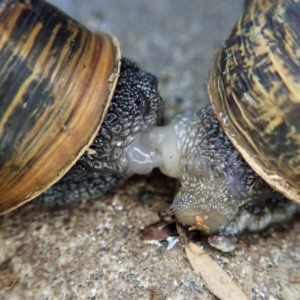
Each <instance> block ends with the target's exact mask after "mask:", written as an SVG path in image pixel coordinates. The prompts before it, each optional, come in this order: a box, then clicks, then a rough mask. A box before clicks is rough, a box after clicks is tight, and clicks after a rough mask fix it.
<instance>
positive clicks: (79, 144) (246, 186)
mask: <svg viewBox="0 0 300 300" xmlns="http://www.w3.org/2000/svg"><path fill="white" fill-rule="evenodd" d="M299 17H300V4H299V1H296V0H294V1H292V0H286V1H284V0H278V1H271V0H257V1H251V3H250V4H247V9H246V11H245V12H244V13H243V15H242V16H241V17H240V19H239V21H238V22H237V24H236V25H235V27H234V28H233V30H232V32H231V34H230V36H229V37H228V39H227V40H226V41H225V43H224V44H223V46H222V47H221V48H220V49H219V51H218V52H217V54H216V55H215V57H214V59H213V61H212V64H211V66H210V70H209V74H208V93H209V96H210V100H211V105H208V106H207V107H205V108H203V109H201V110H200V111H199V112H198V113H194V114H192V115H179V116H176V117H175V118H174V120H173V121H172V122H171V123H170V124H169V125H167V126H157V125H159V123H160V119H161V116H162V112H163V100H162V98H161V97H160V95H159V93H158V80H157V79H156V77H155V76H153V75H151V74H149V73H147V72H144V71H141V70H140V69H139V68H138V67H137V66H136V65H135V64H134V63H132V62H130V61H129V60H127V59H125V58H121V54H120V49H119V45H118V42H117V41H116V39H115V38H114V37H111V36H108V35H106V34H104V33H97V34H94V33H91V32H89V31H88V30H86V29H85V28H84V27H83V26H81V25H80V24H78V23H77V22H76V21H74V20H73V19H72V18H70V17H68V16H66V15H65V14H64V13H62V12H61V11H59V10H58V9H57V8H55V7H54V6H52V5H50V4H48V3H46V2H43V1H40V0H27V1H15V0H14V1H13V0H10V1H8V0H5V1H1V2H0V36H1V41H0V70H1V71H0V99H1V103H0V105H1V106H2V107H4V109H1V111H0V114H1V117H0V120H1V121H0V177H1V184H0V195H1V198H0V213H1V214H3V213H6V212H8V211H10V210H12V209H14V208H16V207H18V206H20V205H22V204H24V203H26V202H28V201H30V200H32V199H34V198H38V199H40V200H43V201H46V202H48V203H58V204H60V203H65V202H72V201H75V200H77V199H82V198H97V197H99V196H100V195H102V194H103V193H104V192H105V191H106V190H107V189H109V187H111V185H113V184H114V183H115V182H116V181H117V180H118V179H119V178H120V177H122V176H130V175H132V174H133V173H138V174H145V173H148V172H150V171H151V170H152V169H153V168H155V167H159V168H160V169H161V171H162V172H163V173H164V174H166V175H168V176H171V177H175V178H178V179H179V180H180V182H181V187H180V190H179V192H178V193H177V195H176V197H175V200H174V202H173V204H172V205H171V206H170V208H169V210H168V213H169V214H174V215H175V216H176V218H177V219H178V220H179V222H181V223H183V224H184V225H189V226H191V229H200V230H203V231H205V232H208V233H213V232H215V231H220V232H224V233H230V234H231V233H237V232H240V231H242V230H244V229H249V230H258V229H262V228H264V227H266V226H268V225H269V224H270V223H272V222H278V221H283V220H286V219H288V218H290V217H291V216H292V215H293V214H294V213H295V212H296V211H297V210H298V204H297V203H299V202H300V200H299V198H300V194H299V189H298V186H299V184H298V180H299V179H298V178H299V175H300V172H299V171H298V165H299V163H298V156H299V155H298V149H299V147H298V143H299V142H298V140H299V138H298V137H299V130H300V128H299V126H298V124H297V116H298V104H297V103H298V100H300V99H299V97H297V93H296V91H297V84H298V81H299V72H298V69H299V68H298V67H299V57H300V55H299V54H298V49H299V47H298V43H299V41H300V39H299V34H298V33H299V32H300V30H299V29H300V24H298V19H300V18H299ZM288 199H290V200H292V201H290V200H288Z"/></svg>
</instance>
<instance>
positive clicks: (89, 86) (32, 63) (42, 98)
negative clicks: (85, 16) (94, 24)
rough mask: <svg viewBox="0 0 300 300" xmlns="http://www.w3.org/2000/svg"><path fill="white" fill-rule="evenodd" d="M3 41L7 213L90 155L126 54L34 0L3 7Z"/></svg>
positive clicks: (0, 124)
mask: <svg viewBox="0 0 300 300" xmlns="http://www.w3.org/2000/svg"><path fill="white" fill-rule="evenodd" d="M24 3H26V4H24ZM0 36H1V39H0V91H1V92H0V99H1V103H0V105H1V110H0V120H1V121H0V151H1V160H0V178H1V183H0V195H1V197H0V214H2V213H5V212H7V211H10V210H11V209H13V208H16V207H18V206H20V205H22V204H23V203H25V202H28V201H30V200H31V199H33V198H34V197H36V196H38V195H39V194H41V193H42V192H43V191H44V190H46V189H47V188H48V187H49V186H51V185H53V184H54V183H55V182H56V181H58V180H59V179H60V178H61V177H62V176H63V175H64V174H65V173H66V172H67V171H68V170H69V169H70V168H71V167H72V165H74V163H75V162H76V161H77V159H78V158H79V157H80V156H81V155H82V154H83V152H85V151H86V150H87V149H88V147H89V145H90V143H91V142H92V141H93V139H94V137H95V135H96V133H97V132H98V130H99V128H100V126H101V122H102V121H103V118H104V116H105V113H106V111H107V108H108V105H109V103H110V100H111V98H112V94H113V91H114V88H115V86H116V83H117V79H118V74H119V70H120V58H121V54H120V49H119V45H118V42H117V40H116V39H115V38H114V37H111V36H108V35H106V34H102V33H97V34H95V33H92V32H90V31H88V30H87V29H85V28H84V27H83V26H81V25H80V24H79V23H77V22H76V21H74V20H72V19H71V18H69V17H68V16H66V15H65V14H63V13H62V12H60V11H59V10H58V9H56V8H54V7H53V6H51V5H49V4H47V3H44V2H39V1H34V0H32V1H30V0H29V1H25V2H24V1H12V0H6V1H4V2H3V1H2V4H1V6H0ZM16 73H18V76H16ZM95 77H96V78H97V80H95ZM91 78H94V79H93V80H91ZM23 112H26V114H23ZM83 112H84V113H83ZM25 115H26V118H23V116H25ZM54 136H55V139H53V137H54Z"/></svg>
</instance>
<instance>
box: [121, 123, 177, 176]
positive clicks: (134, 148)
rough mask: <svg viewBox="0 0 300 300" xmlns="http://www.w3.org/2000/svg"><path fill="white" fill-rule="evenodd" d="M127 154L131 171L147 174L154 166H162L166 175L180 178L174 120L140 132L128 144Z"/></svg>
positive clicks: (161, 168)
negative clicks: (165, 124)
mask: <svg viewBox="0 0 300 300" xmlns="http://www.w3.org/2000/svg"><path fill="white" fill-rule="evenodd" d="M126 156H127V161H128V168H129V170H128V171H129V172H130V173H136V174H147V173H149V172H151V171H152V169H153V168H160V170H161V171H162V172H163V173H164V174H165V175H167V176H170V177H174V178H179V159H180V154H179V152H178V150H177V136H176V133H175V129H174V122H171V123H170V124H169V125H167V126H163V127H158V126H156V127H153V128H152V129H151V130H150V131H148V132H140V133H138V135H137V137H136V138H135V140H134V141H133V142H132V143H131V144H130V145H129V146H128V149H127V150H126Z"/></svg>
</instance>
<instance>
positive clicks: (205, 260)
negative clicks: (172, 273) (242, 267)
mask: <svg viewBox="0 0 300 300" xmlns="http://www.w3.org/2000/svg"><path fill="white" fill-rule="evenodd" d="M185 252H186V256H187V259H188V260H189V263H190V264H191V266H192V268H193V270H194V272H195V273H196V274H200V275H201V277H202V278H203V280H204V282H205V284H206V287H207V288H208V289H209V290H210V291H211V292H212V293H213V294H214V295H215V296H217V297H218V298H220V299H221V300H232V299H239V300H250V297H249V296H247V295H246V294H245V292H244V291H243V290H242V289H241V288H240V287H239V286H238V285H237V284H236V282H235V281H233V280H232V279H231V278H230V276H229V275H228V274H227V273H226V272H225V271H224V270H223V269H222V268H221V267H220V266H219V265H218V263H217V262H216V261H215V260H213V259H212V258H211V257H210V256H209V255H208V254H207V253H205V252H204V251H203V250H202V249H201V248H200V247H199V246H197V245H196V244H194V243H189V244H188V245H187V246H186V247H185Z"/></svg>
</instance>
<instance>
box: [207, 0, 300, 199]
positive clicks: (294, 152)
mask: <svg viewBox="0 0 300 300" xmlns="http://www.w3.org/2000/svg"><path fill="white" fill-rule="evenodd" d="M299 90H300V1H298V0H278V1H270V0H258V1H254V2H253V4H252V5H250V7H249V8H248V10H247V11H246V12H245V14H243V16H242V17H241V18H240V19H239V20H238V22H237V24H236V25H235V27H234V28H233V30H232V32H231V35H230V36H229V38H228V39H227V40H226V41H225V43H224V45H223V46H222V47H221V49H220V50H219V51H218V52H217V54H216V56H215V58H214V61H213V63H212V66H211V68H210V71H209V75H208V92H209V95H210V98H211V102H212V105H213V107H214V111H215V113H216V115H217V117H218V119H219V122H220V123H221V125H222V127H223V129H224V131H225V132H226V134H227V135H228V137H229V138H230V140H231V141H232V143H233V144H234V146H235V147H236V148H237V149H238V150H239V152H240V153H241V154H242V155H243V157H244V159H245V160H246V161H247V162H248V164H249V165H250V166H251V167H252V168H253V169H254V170H255V171H256V172H257V173H258V174H259V175H260V176H261V177H263V178H264V179H265V180H266V181H267V182H268V183H269V184H270V185H271V186H272V187H273V188H275V189H276V190H278V191H280V192H282V193H283V194H284V195H285V196H286V197H288V198H290V199H292V200H295V201H297V202H300V192H299V186H300V122H299V118H300V94H299Z"/></svg>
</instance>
